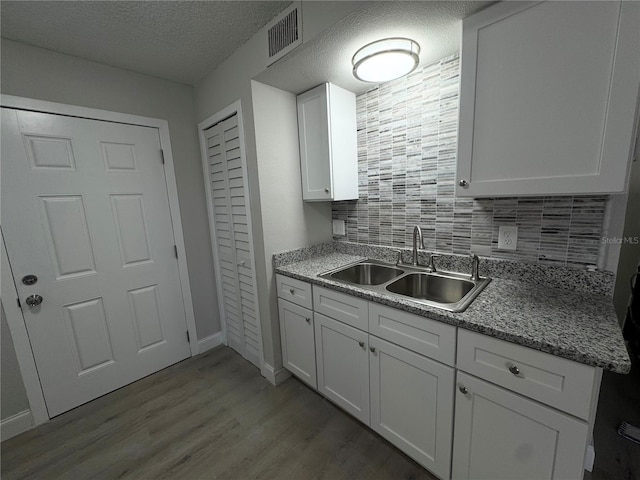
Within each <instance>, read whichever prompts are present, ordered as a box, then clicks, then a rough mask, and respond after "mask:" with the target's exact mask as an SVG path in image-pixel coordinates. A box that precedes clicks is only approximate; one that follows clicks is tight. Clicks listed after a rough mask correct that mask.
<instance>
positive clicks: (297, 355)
mask: <svg viewBox="0 0 640 480" xmlns="http://www.w3.org/2000/svg"><path fill="white" fill-rule="evenodd" d="M278 309H279V313H280V339H281V341H282V361H283V364H284V367H285V368H286V369H287V370H289V371H290V372H291V373H293V374H294V375H295V376H296V377H298V378H299V379H300V380H302V381H304V382H306V383H308V384H309V385H311V386H312V387H313V388H316V386H317V383H316V352H315V341H314V330H313V312H312V311H311V310H307V309H306V308H303V307H300V306H298V305H295V304H293V303H291V302H287V301H286V300H282V299H279V300H278Z"/></svg>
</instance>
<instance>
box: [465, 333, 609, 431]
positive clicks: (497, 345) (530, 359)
mask: <svg viewBox="0 0 640 480" xmlns="http://www.w3.org/2000/svg"><path fill="white" fill-rule="evenodd" d="M458 369H460V370H463V371H465V372H467V373H470V374H472V375H475V376H477V377H481V378H484V379H485V380H489V381H490V382H493V383H496V384H498V385H501V386H503V387H506V388H508V389H509V390H513V391H515V392H518V393H521V394H522V395H525V396H527V397H530V398H533V399H535V400H538V401H540V402H542V403H546V404H547V405H550V406H552V407H555V408H558V409H560V410H563V411H565V412H567V413H570V414H572V415H575V416H577V417H579V418H582V419H588V418H589V411H590V407H591V402H592V398H593V388H594V381H595V373H596V369H595V368H594V367H590V366H588V365H583V364H581V363H577V362H573V361H571V360H567V359H565V358H561V357H556V356H554V355H551V354H548V353H544V352H540V351H538V350H533V349H531V348H527V347H523V346H521V345H515V344H513V343H509V342H505V341H504V340H498V339H496V338H492V337H488V336H486V335H481V334H479V333H474V332H470V331H468V330H463V329H461V328H460V329H458Z"/></svg>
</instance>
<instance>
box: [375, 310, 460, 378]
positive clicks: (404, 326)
mask: <svg viewBox="0 0 640 480" xmlns="http://www.w3.org/2000/svg"><path fill="white" fill-rule="evenodd" d="M369 333H371V334H372V335H376V336H378V337H380V338H384V339H385V340H389V341H390V342H393V343H395V344H397V345H401V346H403V347H406V348H408V349H409V350H413V351H414V352H416V353H420V354H421V355H424V356H426V357H430V358H433V359H434V360H438V361H439V362H442V363H445V364H447V365H450V366H455V361H456V327H454V326H452V325H447V324H445V323H441V322H437V321H435V320H431V319H429V318H425V317H421V316H419V315H413V314H411V313H406V312H403V311H401V310H397V309H395V308H390V307H385V306H383V305H378V304H375V303H370V304H369Z"/></svg>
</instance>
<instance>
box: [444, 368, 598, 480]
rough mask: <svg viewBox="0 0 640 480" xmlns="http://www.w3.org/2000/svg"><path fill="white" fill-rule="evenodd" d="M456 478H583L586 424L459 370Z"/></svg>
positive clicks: (454, 450)
mask: <svg viewBox="0 0 640 480" xmlns="http://www.w3.org/2000/svg"><path fill="white" fill-rule="evenodd" d="M457 387H458V388H457V390H456V414H455V430H454V441H453V471H452V478H454V479H455V480H463V479H473V480H482V479H487V480H497V479H509V480H530V479H533V478H535V479H536V480H544V479H580V478H582V476H583V473H584V470H583V461H584V453H585V445H586V442H587V433H588V427H587V424H586V422H583V421H581V420H578V419H576V418H573V417H571V416H569V415H565V414H563V413H560V412H558V411H556V410H553V409H551V408H549V407H546V406H544V405H542V404H539V403H537V402H534V401H532V400H529V399H527V398H525V397H522V396H520V395H517V394H515V393H512V392H510V391H508V390H505V389H503V388H500V387H497V386H495V385H492V384H490V383H488V382H485V381H483V380H480V379H478V378H475V377H472V376H471V375H467V374H465V373H464V372H461V371H458V377H457Z"/></svg>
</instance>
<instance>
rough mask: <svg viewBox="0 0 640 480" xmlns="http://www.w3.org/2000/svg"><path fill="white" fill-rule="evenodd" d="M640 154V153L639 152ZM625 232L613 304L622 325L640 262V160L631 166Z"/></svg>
mask: <svg viewBox="0 0 640 480" xmlns="http://www.w3.org/2000/svg"><path fill="white" fill-rule="evenodd" d="M638 153H640V151H639V152H638ZM626 207H627V208H626V215H625V223H624V231H623V233H622V237H623V238H625V239H628V241H626V242H624V243H622V244H621V246H620V247H621V248H620V261H619V263H618V272H617V276H616V287H615V290H614V294H613V302H614V304H615V307H616V313H617V314H618V320H620V323H622V322H623V321H624V318H625V315H626V313H627V303H628V302H629V295H630V293H631V288H630V278H631V275H632V274H633V273H634V272H635V271H636V269H637V267H638V262H640V244H639V243H634V242H640V158H637V159H636V161H635V162H633V163H632V164H631V174H630V178H629V193H628V201H627V206H626Z"/></svg>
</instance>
